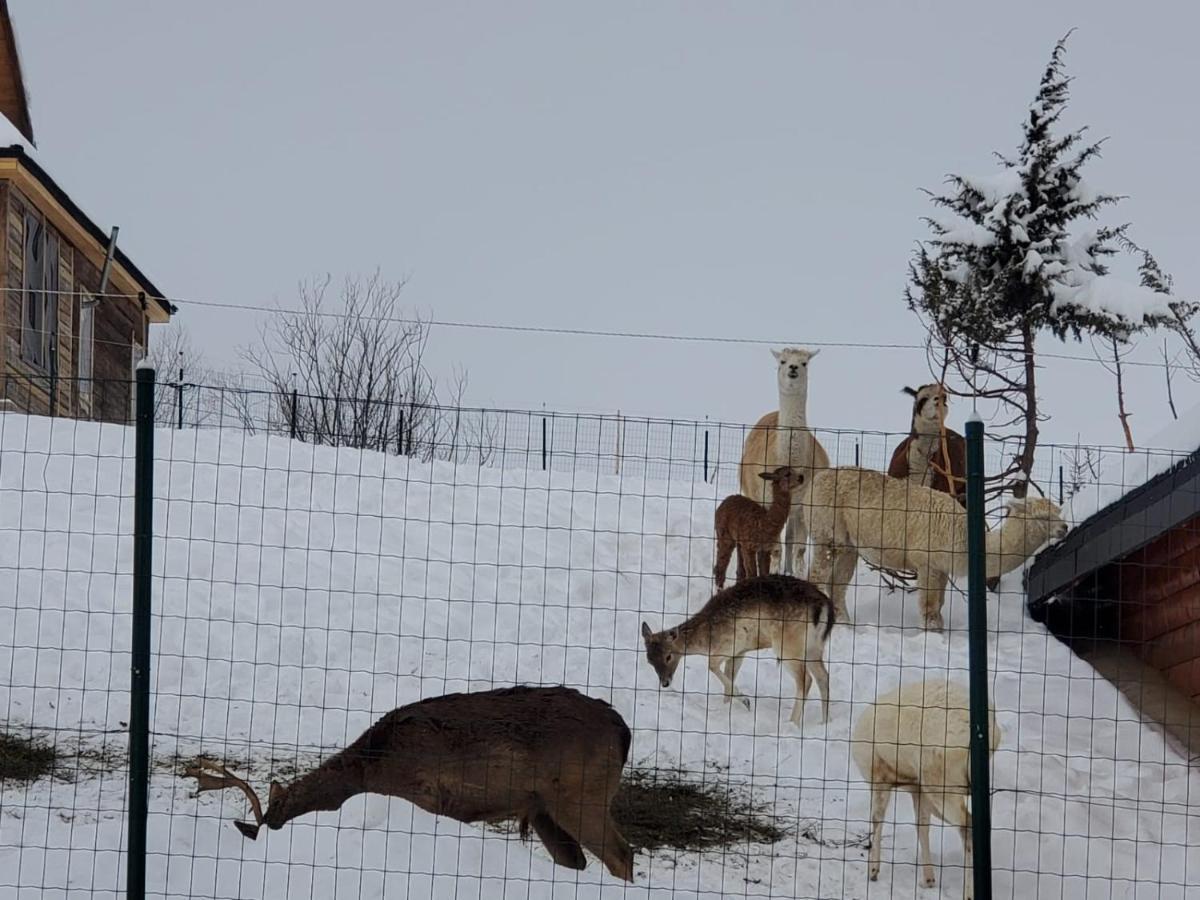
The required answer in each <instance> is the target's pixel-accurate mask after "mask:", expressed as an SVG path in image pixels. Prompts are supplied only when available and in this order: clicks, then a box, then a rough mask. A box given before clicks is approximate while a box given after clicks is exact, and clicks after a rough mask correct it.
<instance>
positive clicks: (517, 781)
mask: <svg viewBox="0 0 1200 900" xmlns="http://www.w3.org/2000/svg"><path fill="white" fill-rule="evenodd" d="M629 745H630V733H629V728H628V726H626V724H625V721H624V719H622V718H621V715H620V714H619V713H618V712H617V711H616V710H615V709H613V708H612V707H611V706H609V705H608V704H607V703H605V702H604V701H602V700H597V699H594V698H592V697H587V696H584V695H583V694H581V693H579V692H578V691H575V690H572V689H571V688H566V687H512V688H501V689H497V690H491V691H479V692H475V693H467V694H447V695H445V696H442V697H430V698H428V699H425V700H421V701H419V702H416V703H410V704H408V705H407V706H401V707H400V708H398V709H395V710H392V711H391V712H390V713H388V714H387V715H385V716H383V718H381V719H380V720H379V721H377V722H376V723H375V724H374V725H372V726H371V727H370V728H368V729H367V730H366V731H365V732H364V733H363V734H362V736H360V737H359V738H358V740H356V741H354V743H352V744H351V745H350V746H348V747H347V748H346V749H345V750H342V751H341V752H340V753H337V754H335V755H333V756H331V757H330V758H329V759H327V760H326V761H325V762H323V763H322V764H321V765H320V766H318V767H317V768H316V769H314V770H312V771H311V772H309V773H308V774H307V775H303V776H301V777H300V778H297V779H296V780H295V781H293V782H291V783H290V784H288V785H281V784H279V783H278V782H272V783H271V791H270V794H269V796H268V804H267V809H266V812H263V810H262V804H261V803H260V802H259V799H258V795H257V794H255V792H254V790H253V789H252V788H251V787H250V785H249V784H247V783H246V782H245V781H243V780H242V779H240V778H237V777H236V776H234V775H232V774H231V773H230V772H229V771H228V769H226V768H225V767H224V766H221V765H219V764H217V763H214V762H212V761H209V760H201V761H200V762H199V763H198V764H197V765H194V766H191V767H189V768H188V769H186V770H185V771H184V775H185V776H187V777H192V778H196V779H197V782H198V790H199V791H212V790H221V789H224V788H238V789H239V790H241V791H242V792H243V793H245V795H246V797H247V799H248V800H249V801H250V806H251V808H252V810H253V812H254V818H255V824H249V823H246V822H235V823H234V824H235V825H236V826H237V828H238V830H239V831H241V832H242V834H243V835H245V836H246V837H248V838H250V839H252V840H253V839H255V838H257V837H258V831H259V828H260V826H262V825H266V826H267V827H268V828H271V829H277V828H282V827H283V826H284V824H286V823H287V822H289V821H291V820H292V819H295V818H297V817H299V816H303V815H305V814H307V813H310V812H316V811H318V810H336V809H339V808H340V807H341V806H342V804H343V803H345V802H346V801H347V800H349V799H350V798H351V797H354V796H356V795H357V794H363V793H372V794H383V795H385V796H390V797H402V798H404V799H406V800H409V801H411V802H412V803H414V804H416V805H417V806H419V807H420V808H421V809H423V810H425V811H427V812H431V813H434V814H437V815H443V816H449V817H450V818H452V819H457V820H458V821H460V822H481V821H483V822H489V821H499V820H503V819H514V818H515V819H517V820H518V821H519V824H520V831H521V838H522V840H527V839H528V836H529V828H530V827H532V828H533V830H534V831H535V832H536V833H537V836H538V837H539V838H540V839H541V841H542V843H543V844H544V845H545V847H546V850H547V851H549V853H550V856H551V857H553V859H554V861H555V862H556V863H558V864H559V865H561V866H566V867H568V868H571V869H583V868H586V866H587V859H586V858H585V857H584V854H583V850H582V849H581V845H582V847H586V848H587V849H588V850H590V851H591V852H592V853H594V854H595V855H596V856H597V857H598V858H599V859H600V860H602V861H603V862H604V865H605V866H607V867H608V871H609V872H611V873H612V874H613V875H615V876H616V877H617V878H622V879H624V880H625V881H632V880H633V851H632V850H631V849H630V847H629V844H628V843H626V841H625V838H624V837H622V836H621V833H620V832H619V831H618V830H617V826H616V823H615V822H614V821H613V819H612V813H611V806H612V801H613V797H614V795H615V794H616V792H617V787H618V786H619V784H620V782H621V769H622V768H623V767H624V765H625V760H626V758H627V756H628V755H629Z"/></svg>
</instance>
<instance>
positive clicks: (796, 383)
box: [771, 347, 821, 394]
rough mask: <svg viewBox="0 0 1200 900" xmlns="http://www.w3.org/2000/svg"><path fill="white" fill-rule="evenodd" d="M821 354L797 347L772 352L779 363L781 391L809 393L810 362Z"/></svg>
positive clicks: (818, 351) (817, 351) (786, 392)
mask: <svg viewBox="0 0 1200 900" xmlns="http://www.w3.org/2000/svg"><path fill="white" fill-rule="evenodd" d="M820 352H821V351H820V350H801V349H798V348H796V347H784V348H783V349H782V350H772V351H771V353H772V354H773V355H774V356H775V359H776V360H777V361H778V363H779V365H778V373H779V390H780V391H782V392H783V393H785V394H788V393H798V392H802V391H803V392H807V391H808V362H809V360H811V359H812V358H813V357H814V356H816V355H817V354H818V353H820Z"/></svg>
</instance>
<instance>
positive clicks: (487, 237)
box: [10, 0, 1200, 443]
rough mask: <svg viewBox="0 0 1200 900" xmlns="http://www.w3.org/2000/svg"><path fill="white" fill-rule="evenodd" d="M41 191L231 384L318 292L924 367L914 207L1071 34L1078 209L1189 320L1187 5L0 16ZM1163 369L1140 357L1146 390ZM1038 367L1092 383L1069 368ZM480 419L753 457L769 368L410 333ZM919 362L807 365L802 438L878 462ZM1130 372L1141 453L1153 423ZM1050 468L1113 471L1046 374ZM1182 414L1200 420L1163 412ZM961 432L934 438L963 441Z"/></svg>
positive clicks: (576, 342)
mask: <svg viewBox="0 0 1200 900" xmlns="http://www.w3.org/2000/svg"><path fill="white" fill-rule="evenodd" d="M10 7H11V9H12V13H13V16H14V19H15V23H16V27H17V32H18V39H19V41H20V48H21V51H22V54H23V62H24V66H25V75H26V82H27V86H28V89H29V93H30V96H31V101H32V115H33V121H34V129H35V135H36V137H37V142H38V147H39V151H40V158H41V159H42V160H43V161H44V162H45V164H46V165H47V167H48V168H49V170H50V172H51V174H52V175H53V176H54V177H55V178H56V179H57V180H58V181H59V182H60V184H62V185H63V186H64V187H65V188H66V189H67V190H68V191H69V192H70V193H71V194H72V196H73V197H74V198H75V199H77V200H78V201H79V202H80V203H81V204H82V205H83V206H84V207H85V208H86V209H88V210H89V211H90V212H91V213H92V215H93V216H95V217H96V218H97V219H98V221H99V223H100V224H101V225H102V226H104V227H108V226H109V225H112V224H118V225H120V227H121V242H122V245H123V247H124V249H125V250H126V252H128V253H130V254H131V255H132V256H133V258H134V260H135V261H136V262H137V263H138V265H139V266H141V267H142V268H143V270H144V271H145V272H146V273H147V274H148V275H149V276H150V277H151V278H152V279H154V281H155V282H156V283H157V284H158V285H159V286H160V287H161V288H162V289H163V290H164V291H165V292H166V293H168V294H169V295H170V296H172V297H177V298H181V299H180V301H179V305H180V314H179V316H178V321H179V322H180V323H186V325H187V327H188V329H189V330H190V332H191V333H192V336H193V338H194V339H195V340H196V341H197V342H198V343H199V344H200V345H202V347H203V348H204V350H205V352H206V353H207V355H208V356H209V358H210V359H211V360H212V361H213V362H215V363H218V364H220V365H223V366H225V365H230V366H232V365H234V364H235V362H236V358H235V349H236V346H237V345H238V344H239V343H244V342H246V341H247V340H249V339H250V338H251V337H252V336H253V334H254V332H255V330H256V328H257V326H258V320H259V319H260V315H258V314H255V313H246V312H233V311H220V310H215V309H212V308H205V307H202V306H199V305H196V304H190V303H189V302H188V298H196V299H201V300H213V301H220V302H231V303H244V304H251V305H253V306H256V307H272V306H275V305H282V306H288V305H291V304H292V303H294V297H295V286H296V284H297V282H298V281H299V280H300V279H302V278H305V277H309V276H313V275H318V274H320V273H324V272H330V273H333V274H334V275H335V276H337V277H340V276H342V275H344V274H346V273H356V272H370V271H371V270H373V269H375V268H376V267H379V268H381V269H382V270H383V273H384V274H385V275H387V276H389V277H392V278H401V277H408V278H409V279H410V282H409V286H408V288H407V291H408V298H409V301H410V303H411V305H412V307H413V308H414V309H416V310H420V311H421V312H423V313H425V314H432V315H433V316H434V317H436V318H439V319H445V320H457V321H471V322H489V323H504V324H517V325H534V326H551V327H560V326H562V327H582V328H599V329H616V330H631V331H653V332H669V333H675V334H692V335H718V336H725V337H731V338H734V337H736V338H765V339H772V340H776V339H777V340H778V341H779V342H780V343H781V344H782V343H796V344H804V343H806V342H807V343H814V342H820V341H834V342H836V341H865V342H874V343H900V344H914V343H919V341H920V340H921V337H922V333H921V330H920V327H919V325H918V323H917V321H916V319H915V318H914V317H913V316H912V315H911V314H910V313H909V312H908V311H907V310H906V309H905V307H904V304H903V301H902V298H901V294H902V290H903V286H904V281H905V275H906V264H907V261H908V259H909V256H910V254H911V251H912V248H913V245H914V242H915V241H916V240H918V239H919V238H922V237H924V236H925V230H924V226H923V225H922V224H921V222H920V220H919V217H920V216H921V215H922V214H924V213H926V212H928V211H929V207H928V204H927V201H926V200H925V198H924V197H923V195H922V194H921V193H920V190H919V189H920V188H922V187H928V188H937V187H938V186H939V185H940V182H941V180H942V178H943V176H944V175H945V173H947V172H951V171H962V172H968V173H986V172H990V171H992V169H993V162H992V160H991V158H990V154H991V152H992V151H993V150H1001V151H1006V152H1007V151H1011V150H1013V149H1014V148H1015V147H1016V145H1017V142H1018V140H1019V138H1020V130H1019V129H1020V123H1021V120H1022V117H1023V115H1024V112H1025V109H1026V106H1027V105H1028V103H1029V101H1030V100H1031V99H1032V97H1033V95H1034V93H1035V91H1036V88H1037V82H1038V78H1039V77H1040V74H1041V72H1042V69H1043V67H1044V65H1045V62H1046V59H1047V57H1048V54H1049V52H1050V50H1051V48H1052V46H1053V44H1054V41H1055V40H1056V39H1057V38H1058V37H1059V36H1061V35H1062V34H1063V33H1065V32H1066V31H1067V30H1068V28H1070V27H1071V26H1078V27H1079V30H1078V31H1077V32H1076V33H1075V35H1074V36H1073V37H1072V39H1071V42H1070V46H1069V51H1068V55H1067V65H1068V68H1069V70H1070V72H1071V73H1072V74H1073V75H1074V76H1075V77H1076V81H1075V83H1074V86H1073V95H1072V102H1071V106H1070V109H1069V111H1068V120H1069V121H1068V124H1071V125H1078V124H1083V123H1087V124H1090V125H1091V126H1092V128H1093V130H1094V133H1095V134H1096V135H1097V136H1103V135H1108V136H1110V137H1111V139H1110V141H1109V142H1108V144H1106V146H1105V150H1104V156H1103V158H1102V159H1101V160H1100V161H1099V162H1098V163H1097V164H1095V165H1094V166H1093V168H1092V171H1091V173H1090V179H1089V180H1090V181H1091V182H1092V183H1093V184H1094V185H1095V186H1096V187H1098V188H1101V189H1103V190H1107V191H1113V192H1118V193H1122V194H1126V195H1128V196H1129V199H1128V200H1127V201H1126V202H1125V203H1124V204H1123V205H1122V206H1121V207H1120V212H1119V215H1118V216H1117V218H1119V219H1121V220H1127V221H1130V222H1132V223H1133V230H1132V232H1131V234H1132V235H1133V236H1134V237H1135V238H1136V239H1137V240H1139V241H1140V242H1142V243H1144V244H1146V245H1148V246H1150V247H1151V248H1152V249H1154V250H1155V251H1156V253H1157V255H1158V257H1159V259H1160V261H1161V262H1162V264H1163V265H1164V267H1166V268H1167V269H1168V270H1170V271H1171V272H1173V273H1174V275H1175V277H1176V282H1177V284H1178V285H1179V286H1180V288H1181V289H1182V290H1183V291H1184V292H1185V293H1188V294H1190V295H1192V296H1195V295H1196V293H1197V286H1200V259H1198V256H1200V254H1198V253H1197V248H1198V247H1200V216H1198V215H1197V212H1196V211H1197V209H1200V179H1197V177H1196V172H1195V166H1194V163H1195V160H1196V159H1197V156H1198V151H1200V117H1198V116H1197V115H1196V114H1195V109H1196V101H1195V92H1196V85H1197V84H1200V56H1198V55H1197V53H1196V37H1195V36H1196V27H1197V25H1198V24H1200V12H1197V11H1196V10H1195V9H1193V8H1192V7H1191V6H1190V5H1184V4H1139V5H1131V4H1128V3H1114V2H1105V3H1096V2H1087V3H1083V2H1079V3H1069V4H1068V3H1055V4H1053V5H1048V4H1044V3H1032V2H1030V3H1027V2H1009V3H1006V4H1003V5H1002V6H1001V7H997V6H995V5H992V6H989V7H987V8H986V9H983V8H980V7H969V6H967V5H964V4H962V3H936V4H935V3H920V4H914V3H905V4H882V3H881V4H878V5H876V6H875V7H874V8H873V9H871V10H869V11H868V10H867V9H866V8H865V5H863V4H832V3H825V4H800V3H790V4H780V3H771V4H768V3H758V4H753V5H747V4H733V3H726V4H714V3H654V4H637V5H635V4H632V3H605V4H598V3H592V4H587V5H584V4H580V3H542V4H529V3H512V2H510V3H504V4H497V3H478V4H465V3H453V2H442V3H424V4H413V3H393V2H372V3H366V2H357V3H340V4H333V3H329V2H327V0H321V2H313V0H287V2H284V0H274V2H265V0H260V2H245V3H242V2H239V3H233V2H225V3H216V4H212V3H204V4H179V3H162V2H155V0H141V2H131V0H108V2H104V3H79V2H77V0H13V2H11V3H10ZM1154 345H1155V341H1154V340H1153V339H1152V340H1151V341H1150V342H1149V344H1148V345H1146V346H1143V347H1142V349H1141V350H1140V351H1139V353H1138V354H1137V357H1138V358H1141V359H1146V360H1150V359H1153V358H1154V357H1155V354H1156V353H1157V350H1156V349H1155V346H1154ZM1041 346H1042V348H1043V349H1045V350H1054V351H1057V352H1064V350H1065V352H1069V353H1074V354H1079V355H1084V356H1087V355H1090V353H1091V350H1090V347H1089V346H1088V345H1086V344H1085V345H1083V346H1080V345H1075V344H1071V345H1068V346H1067V347H1065V348H1064V347H1063V346H1062V345H1059V344H1057V342H1055V341H1053V339H1052V338H1049V337H1045V338H1043V339H1042V344H1041ZM430 359H431V362H432V364H433V366H434V368H435V369H436V371H437V372H438V373H440V374H448V373H449V370H450V368H451V366H452V365H454V364H461V365H463V366H464V367H465V368H466V369H467V370H468V372H469V375H470V378H471V388H470V396H469V400H471V401H472V402H474V403H477V404H482V405H502V406H508V407H534V408H540V407H541V405H542V404H546V406H547V407H549V408H552V409H563V410H587V411H611V410H616V409H620V410H622V411H623V412H626V413H637V414H650V415H667V416H686V417H702V416H704V415H708V416H710V417H712V418H714V419H721V420H728V421H736V422H747V421H753V420H754V419H756V418H757V417H758V416H759V415H760V414H761V413H762V412H765V411H766V410H768V409H771V408H773V407H774V404H775V382H774V368H773V367H774V363H773V360H772V359H771V357H770V356H769V354H768V350H767V348H766V347H759V346H753V345H738V344H722V345H705V344H697V343H674V342H673V343H667V342H661V341H642V340H615V339H607V338H594V337H586V338H584V337H564V336H544V335H519V334H507V333H498V332H487V331H467V330H450V329H438V330H436V331H435V332H434V334H433V337H432V342H431V347H430ZM925 380H928V379H927V369H926V366H925V362H924V355H923V353H921V352H919V351H911V350H854V349H837V348H828V349H825V350H824V351H823V352H822V354H821V355H820V356H819V357H818V359H817V360H816V361H814V363H813V369H812V383H811V386H810V400H809V418H810V421H811V422H813V423H814V424H817V425H822V426H847V427H855V428H867V429H880V430H902V429H905V428H906V427H907V423H908V415H909V404H908V401H907V400H906V399H905V398H903V397H902V396H901V395H900V394H899V393H898V389H899V388H900V386H901V385H903V384H905V383H911V384H916V383H919V382H922V381H925ZM1162 382H1163V374H1162V371H1161V369H1157V370H1156V369H1142V370H1138V371H1134V372H1131V373H1130V385H1129V393H1130V406H1131V408H1132V410H1133V412H1134V418H1133V421H1132V425H1133V430H1134V435H1135V438H1138V439H1140V440H1143V441H1144V440H1145V439H1146V438H1149V437H1150V436H1151V434H1152V433H1153V432H1154V431H1156V430H1157V428H1158V427H1159V426H1161V425H1162V424H1163V423H1164V422H1165V421H1166V420H1167V419H1168V418H1169V412H1168V409H1167V405H1166V401H1165V394H1164V390H1163V387H1162ZM1042 383H1043V385H1044V388H1043V391H1042V393H1043V400H1044V404H1045V406H1046V408H1047V410H1048V411H1049V412H1050V413H1051V415H1052V416H1053V418H1052V421H1050V422H1049V423H1047V424H1046V425H1045V426H1044V428H1043V434H1044V436H1045V438H1046V439H1048V440H1055V441H1073V440H1074V439H1075V436H1076V434H1077V433H1079V434H1082V436H1083V439H1084V440H1090V441H1096V442H1105V443H1118V442H1120V430H1119V425H1118V422H1117V419H1116V415H1115V400H1114V396H1113V391H1112V386H1111V379H1110V376H1108V375H1107V373H1105V372H1104V370H1103V369H1101V368H1100V367H1099V366H1098V365H1097V364H1095V363H1090V364H1089V363H1078V362H1048V363H1047V365H1046V367H1045V369H1044V371H1043V373H1042ZM1176 387H1177V394H1178V396H1177V398H1176V399H1177V403H1178V404H1179V405H1180V407H1181V410H1182V409H1183V408H1186V407H1188V406H1191V405H1192V404H1193V403H1194V402H1195V401H1196V400H1197V399H1200V391H1197V389H1196V386H1194V385H1192V384H1188V383H1184V382H1182V381H1181V382H1180V383H1178V384H1177V386H1176ZM964 414H965V410H964V409H962V408H961V406H960V407H959V408H957V409H955V410H953V418H954V420H955V421H956V422H961V419H962V416H963V415H964Z"/></svg>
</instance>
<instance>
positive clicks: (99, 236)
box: [0, 0, 179, 317]
mask: <svg viewBox="0 0 1200 900" xmlns="http://www.w3.org/2000/svg"><path fill="white" fill-rule="evenodd" d="M2 2H3V0H0V3H2ZM0 159H16V160H19V161H20V164H21V166H22V167H24V168H25V170H26V171H28V172H29V174H30V175H31V176H33V178H34V179H35V180H36V181H37V182H38V183H39V184H40V185H41V186H42V187H43V188H45V189H46V191H47V192H48V193H49V194H50V195H51V196H52V197H53V198H54V199H55V201H57V202H58V204H59V205H60V206H62V207H63V209H64V210H65V211H66V213H67V214H68V215H69V216H71V218H73V219H74V220H75V221H76V222H78V223H79V224H80V225H81V226H82V227H83V229H84V230H85V231H86V232H87V233H88V234H89V235H90V236H91V237H92V238H93V239H94V240H95V241H96V243H97V244H99V245H100V246H101V247H107V246H108V239H109V236H108V234H107V233H105V231H104V230H103V229H102V228H101V227H100V226H99V225H97V224H96V223H95V222H93V221H92V219H91V218H90V217H89V216H88V215H87V214H86V213H85V212H84V211H83V210H82V209H80V208H79V205H78V204H77V203H76V202H75V201H74V200H72V199H71V197H70V195H69V194H67V192H66V191H64V190H63V189H62V188H61V187H59V185H58V183H57V182H55V180H54V179H53V178H51V177H50V175H49V173H48V172H46V170H45V169H43V168H42V167H41V166H40V165H38V162H37V160H35V159H33V157H31V156H30V155H29V154H28V153H26V152H25V151H24V149H22V148H21V147H18V146H15V145H14V146H10V147H0ZM113 258H114V260H115V261H116V262H117V263H118V264H119V265H120V266H121V267H122V268H124V269H125V271H126V272H128V273H129V276H130V277H131V278H132V279H133V280H134V281H135V282H136V283H137V284H138V286H139V288H140V289H141V290H142V291H144V292H145V294H146V297H147V299H150V300H153V301H155V303H157V304H158V306H159V307H160V308H161V309H162V310H163V311H164V312H165V313H166V314H167V315H168V317H169V316H173V315H175V313H177V312H178V311H179V309H178V307H177V306H175V304H173V303H171V302H170V301H169V300H167V299H166V297H165V296H164V295H163V292H162V291H160V290H159V289H158V287H157V286H155V284H154V282H152V281H151V280H150V279H149V278H147V277H146V275H145V274H144V273H143V272H142V271H141V269H139V268H138V267H137V266H136V265H135V264H134V262H133V260H131V259H130V258H129V257H128V256H126V255H125V252H124V251H123V250H121V248H120V247H118V248H117V250H116V253H115V254H114V255H113Z"/></svg>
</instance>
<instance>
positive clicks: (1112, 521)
mask: <svg viewBox="0 0 1200 900" xmlns="http://www.w3.org/2000/svg"><path fill="white" fill-rule="evenodd" d="M1027 588H1028V599H1029V608H1030V613H1031V615H1032V616H1033V618H1034V619H1035V620H1037V621H1041V622H1045V624H1046V625H1047V627H1049V628H1050V629H1051V631H1053V632H1054V633H1055V634H1056V635H1058V636H1059V637H1061V638H1063V639H1065V640H1067V641H1068V642H1072V641H1080V640H1088V641H1093V640H1109V641H1120V642H1121V643H1124V644H1129V645H1131V646H1132V647H1133V648H1134V649H1136V651H1137V653H1138V655H1139V656H1141V657H1142V659H1144V660H1145V661H1146V662H1147V663H1149V664H1150V665H1152V666H1154V667H1155V668H1156V669H1158V670H1159V671H1161V672H1162V673H1163V674H1164V675H1165V676H1166V677H1167V679H1168V680H1169V681H1171V683H1172V684H1174V685H1175V687H1176V688H1178V689H1179V690H1180V691H1182V692H1183V693H1184V694H1186V695H1187V696H1189V697H1191V698H1193V699H1197V700H1200V450H1198V451H1196V452H1194V453H1192V454H1191V455H1190V456H1188V457H1186V458H1185V459H1183V460H1182V461H1180V462H1179V463H1177V464H1176V465H1175V466H1174V467H1172V468H1171V469H1169V470H1168V471H1166V472H1163V473H1162V474H1160V475H1158V476H1156V477H1155V478H1152V479H1151V480H1150V481H1148V482H1146V483H1145V484H1143V485H1141V486H1139V487H1137V488H1135V489H1134V490H1132V491H1130V492H1129V493H1128V494H1126V495H1125V496H1123V497H1122V498H1121V499H1119V500H1117V501H1115V502H1113V503H1111V504H1109V505H1108V506H1107V507H1105V508H1104V509H1102V510H1100V511H1099V512H1097V513H1096V514H1095V515H1093V516H1091V517H1090V518H1088V519H1087V520H1086V521H1084V522H1082V523H1080V525H1079V526H1078V527H1077V528H1075V529H1074V530H1072V531H1071V532H1070V533H1069V534H1068V535H1067V537H1066V538H1065V539H1064V540H1063V541H1062V542H1061V543H1059V544H1056V545H1054V546H1053V547H1050V548H1049V549H1047V550H1046V551H1045V552H1043V553H1041V554H1040V555H1039V556H1038V558H1037V559H1036V560H1035V561H1034V564H1033V566H1032V567H1031V568H1030V570H1029V574H1028V581H1027Z"/></svg>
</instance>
